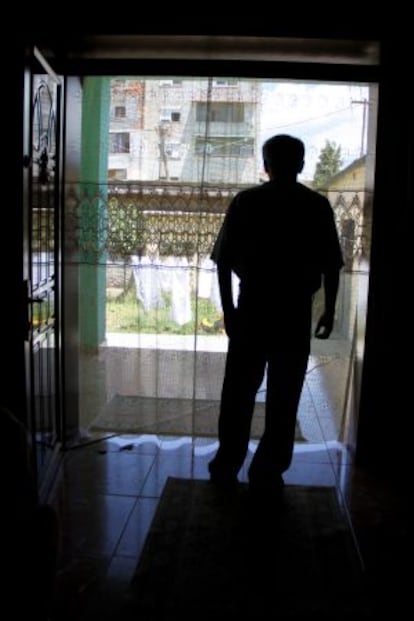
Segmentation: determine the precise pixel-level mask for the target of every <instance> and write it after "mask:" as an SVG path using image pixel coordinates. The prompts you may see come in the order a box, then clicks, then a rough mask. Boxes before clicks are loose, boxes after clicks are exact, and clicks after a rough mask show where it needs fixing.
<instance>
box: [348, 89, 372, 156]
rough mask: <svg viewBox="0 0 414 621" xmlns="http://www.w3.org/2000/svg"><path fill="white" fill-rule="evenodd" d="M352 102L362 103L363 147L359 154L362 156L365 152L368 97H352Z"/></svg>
mask: <svg viewBox="0 0 414 621" xmlns="http://www.w3.org/2000/svg"><path fill="white" fill-rule="evenodd" d="M351 104H361V105H362V106H364V107H363V109H362V130H361V149H360V153H359V156H360V157H362V156H363V155H364V153H365V131H366V127H367V111H368V99H366V98H364V99H351Z"/></svg>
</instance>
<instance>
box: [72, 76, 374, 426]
mask: <svg viewBox="0 0 414 621" xmlns="http://www.w3.org/2000/svg"><path fill="white" fill-rule="evenodd" d="M341 88H342V90H340V89H341ZM354 88H360V87H352V86H351V85H342V86H341V87H338V86H333V85H331V86H329V85H326V84H325V85H324V84H302V83H293V82H292V83H283V82H276V81H273V82H272V81H263V80H259V79H239V78H223V77H210V78H205V77H203V78H198V77H181V76H177V77H170V76H168V77H163V76H161V77H159V76H157V77H156V76H153V77H150V78H149V77H133V78H124V77H122V78H113V79H112V80H111V84H110V104H109V122H108V128H107V141H108V166H107V179H105V181H104V182H103V183H102V186H101V188H100V190H99V191H98V194H99V196H98V199H96V197H94V198H92V200H90V201H89V202H90V205H89V208H90V211H91V213H92V218H91V220H92V221H93V220H94V217H95V215H94V214H95V213H96V203H97V202H99V203H101V225H102V226H101V228H102V231H101V233H102V234H101V238H100V242H99V243H101V241H102V245H103V247H104V250H105V253H104V256H105V264H104V265H101V266H100V267H102V268H103V269H104V273H105V291H104V295H103V299H102V305H101V307H100V309H99V313H98V314H103V315H104V317H105V320H104V322H105V326H104V333H105V334H104V339H103V340H102V342H101V343H99V348H98V352H94V353H93V354H90V353H89V354H87V355H85V356H84V357H83V359H82V365H81V385H82V387H83V388H82V389H81V401H82V404H81V410H82V412H84V416H83V426H84V427H85V428H87V429H90V430H94V431H107V432H114V433H117V432H120V433H121V432H122V433H127V432H128V433H129V432H130V433H148V434H169V435H190V436H191V435H192V436H210V437H215V436H216V434H217V419H218V412H219V400H220V392H221V384H222V379H223V374H224V364H225V355H226V350H227V337H226V335H225V333H224V330H223V319H222V311H221V304H220V299H219V292H218V282H217V274H216V268H215V265H214V264H213V262H212V261H211V259H210V253H211V250H212V246H213V243H214V241H215V239H216V236H217V233H218V231H219V228H220V225H221V222H222V219H223V217H224V214H225V211H226V209H227V207H228V205H229V203H230V201H231V198H232V197H233V196H234V195H235V193H237V192H238V191H240V190H241V189H243V188H246V187H250V186H252V185H255V184H257V183H260V182H263V181H266V180H267V177H266V175H265V173H264V171H263V166H262V157H261V147H262V144H263V141H264V140H265V139H266V138H268V137H269V136H271V135H273V134H275V133H285V132H287V133H292V134H293V135H297V136H298V137H300V138H302V139H303V140H304V142H305V146H306V151H307V157H306V168H305V170H304V173H303V177H302V178H300V179H299V180H300V181H302V182H304V183H309V184H311V182H312V176H313V173H314V169H315V164H316V160H317V155H318V147H319V146H320V147H322V146H323V144H324V143H325V142H326V140H331V139H333V140H334V139H335V134H334V133H332V132H333V130H332V118H333V117H335V116H336V115H342V116H341V117H340V123H339V125H338V127H339V126H341V127H342V128H343V127H344V126H346V122H345V121H346V119H348V120H347V122H348V123H349V127H350V128H355V127H356V125H357V123H356V121H355V110H354V108H353V107H352V105H351V104H350V103H348V104H347V105H345V103H346V102H347V101H349V102H351V101H352V97H354V98H355V96H356V94H355V92H354V90H353V89H354ZM329 89H332V90H329ZM334 89H336V90H334ZM338 89H339V90H340V92H339V91H338ZM358 92H359V91H358ZM360 98H361V96H360ZM318 112H319V113H318ZM343 115H345V116H346V119H345V120H344V118H342V117H343ZM348 117H349V118H348ZM323 119H329V121H330V124H328V125H326V127H324V128H323V129H321V123H322V121H323ZM304 121H306V122H304ZM348 134H349V132H348ZM360 136H361V133H360V127H359V126H358V127H357V129H356V132H355V137H354V138H353V139H352V138H350V143H349V144H350V145H351V146H349V145H348V146H347V150H346V151H345V149H344V151H343V153H344V155H346V156H347V161H344V162H343V167H344V171H346V170H347V166H346V165H347V164H350V168H351V169H352V171H353V173H352V174H354V171H355V168H354V166H355V162H357V163H362V160H361V158H360V157H359V155H360V153H359V151H360ZM352 140H353V142H352ZM353 178H354V179H355V175H354V176H353ZM347 179H348V177H346V175H345V176H344V180H343V181H338V179H337V178H336V177H335V180H336V181H335V183H336V185H335V192H337V193H338V192H339V194H340V198H339V199H338V198H337V196H336V195H335V197H334V198H333V203H334V204H333V206H334V208H335V209H336V213H337V214H338V218H339V219H340V220H341V221H339V219H338V228H339V232H340V234H343V233H344V232H345V228H343V226H342V222H345V221H346V222H347V223H348V224H349V222H350V221H351V220H352V222H353V223H354V225H355V226H353V227H349V226H348V227H347V231H348V233H349V230H351V228H352V230H353V231H358V230H361V227H362V226H363V223H362V221H361V218H362V213H363V207H362V205H363V202H364V200H365V199H364V196H363V192H364V180H362V181H361V182H359V181H358V184H359V185H358V184H357V185H358V187H356V186H355V183H354V182H352V183H351V186H352V187H351V186H349V181H348V180H347ZM341 183H342V185H341ZM347 184H348V185H347ZM352 184H354V185H352ZM332 187H334V186H332ZM327 190H328V192H327V193H328V194H329V187H328V188H327ZM344 192H345V194H344ZM357 194H358V196H359V198H358V200H357V201H356V202H355V200H351V198H352V197H354V196H356V195H357ZM332 196H333V195H332ZM348 199H349V200H348ZM88 200H89V199H88ZM81 202H82V201H81ZM348 203H349V205H351V207H352V208H351V207H349V206H348ZM354 212H355V213H354ZM95 224H96V223H94V226H95ZM84 226H85V219H83V222H82V225H81V226H80V227H79V228H80V231H79V235H80V238H81V239H83V240H86V243H87V244H91V245H92V246H93V244H94V243H96V239H95V238H94V236H93V235H88V231H87V230H83V229H84ZM95 228H96V226H95ZM98 228H99V227H98ZM94 239H95V242H94ZM348 242H349V240H348ZM358 244H359V240H358V239H357V237H355V236H354V237H353V239H352V240H351V242H350V243H348V247H352V248H353V252H354V255H355V256H352V257H350V261H349V270H348V273H347V276H346V279H347V280H346V282H345V286H342V289H341V293H340V296H339V297H340V307H339V312H338V326H337V337H338V338H336V339H335V340H333V341H332V340H331V341H330V343H329V344H328V345H325V349H324V350H323V351H314V352H313V353H314V357H313V359H312V360H311V363H310V370H309V373H313V375H312V377H311V376H309V377H310V379H313V378H314V377H315V374H314V372H313V370H314V369H322V368H325V369H328V363H329V364H330V363H331V362H332V360H334V361H338V360H339V359H340V360H341V369H342V368H343V369H345V371H344V372H343V373H342V371H341V373H342V375H341V377H342V378H345V380H346V369H347V365H348V359H347V356H348V354H349V350H350V345H351V342H352V326H353V321H352V317H353V316H354V310H355V299H356V297H355V296H356V293H355V291H356V290H357V287H358V285H357V284H354V283H355V282H356V281H355V274H356V273H357V272H358V266H357V263H355V261H354V259H355V257H357V255H358V252H359V250H358ZM88 247H89V246H88ZM99 256H101V257H102V255H99ZM100 260H102V259H100ZM91 261H92V262H93V259H91ZM355 266H356V269H355ZM234 285H235V286H234V291H235V293H236V292H237V279H236V278H235V283H234ZM81 295H82V291H81ZM101 311H102V313H101ZM316 345H317V346H318V344H316ZM344 352H345V354H344ZM321 361H322V362H321ZM331 367H332V365H331ZM345 380H344V381H345ZM324 381H325V378H322V379H321V378H319V379H318V381H316V380H315V382H314V384H313V385H314V386H316V385H318V386H319V385H321V383H323V382H324ZM344 381H342V380H340V381H338V377H337V376H335V377H334V384H335V385H336V386H339V385H340V395H339V397H338V396H337V395H336V396H335V399H336V401H335V403H334V404H333V406H332V407H333V408H334V409H335V408H336V410H337V412H338V421H337V423H335V424H336V428H337V429H339V428H340V427H341V423H340V419H341V416H342V414H343V411H344V406H343V400H344V398H345V393H344V390H345V389H344V388H343V384H344ZM309 386H310V387H312V382H308V383H307V387H305V390H304V393H303V403H302V406H303V411H304V412H305V414H306V412H310V411H311V410H312V411H313V410H314V399H313V398H312V395H311V390H307V388H308V387H309ZM263 400H264V386H262V387H261V389H260V390H259V393H258V396H257V416H255V417H254V428H253V430H252V431H253V437H254V436H258V435H259V434H260V432H261V429H262V425H263ZM306 416H307V414H306ZM309 420H310V418H309ZM309 420H304V424H303V429H305V428H306V427H308V431H307V435H309V437H310V436H312V437H313V436H315V433H314V432H315V430H317V429H319V423H317V422H315V421H316V418H315V419H312V420H314V422H312V424H308V423H309ZM315 437H316V436H315Z"/></svg>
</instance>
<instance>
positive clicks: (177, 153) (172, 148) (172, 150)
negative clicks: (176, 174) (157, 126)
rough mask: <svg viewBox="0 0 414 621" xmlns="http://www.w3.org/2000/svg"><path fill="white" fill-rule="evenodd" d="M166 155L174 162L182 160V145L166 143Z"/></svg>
mask: <svg viewBox="0 0 414 621" xmlns="http://www.w3.org/2000/svg"><path fill="white" fill-rule="evenodd" d="M165 154H166V155H167V157H169V158H170V159H172V160H178V159H180V158H181V144H180V143H179V142H166V143H165Z"/></svg>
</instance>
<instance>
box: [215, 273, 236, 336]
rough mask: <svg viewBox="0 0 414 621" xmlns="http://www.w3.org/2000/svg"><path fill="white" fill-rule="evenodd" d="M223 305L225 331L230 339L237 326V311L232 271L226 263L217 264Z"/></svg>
mask: <svg viewBox="0 0 414 621" xmlns="http://www.w3.org/2000/svg"><path fill="white" fill-rule="evenodd" d="M217 274H218V282H219V289H220V298H221V305H222V308H223V316H224V329H225V330H226V334H227V336H228V337H230V336H231V335H232V332H233V328H234V325H235V317H236V309H235V306H234V302H233V287H232V281H233V279H232V270H231V268H230V266H229V265H228V264H227V263H225V262H219V263H218V264H217Z"/></svg>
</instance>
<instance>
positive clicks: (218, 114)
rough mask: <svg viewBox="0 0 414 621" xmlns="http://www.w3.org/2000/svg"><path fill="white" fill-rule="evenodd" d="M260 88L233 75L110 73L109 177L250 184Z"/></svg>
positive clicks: (255, 171) (255, 174)
mask: <svg viewBox="0 0 414 621" xmlns="http://www.w3.org/2000/svg"><path fill="white" fill-rule="evenodd" d="M260 91H261V85H260V82H259V81H255V80H238V79H234V78H232V79H225V78H199V79H194V78H179V77H177V78H159V79H158V78H153V77H152V78H145V79H144V78H136V79H130V78H128V79H125V78H122V79H121V78H117V79H113V80H112V81H111V104H110V106H111V109H110V128H109V131H110V134H109V162H108V178H109V180H110V181H111V180H117V181H118V180H127V181H156V180H161V181H176V182H185V183H200V182H205V183H212V184H219V183H226V184H250V183H256V182H257V181H258V180H259V169H260V162H259V157H260V151H259V150H260V144H259V134H260Z"/></svg>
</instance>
